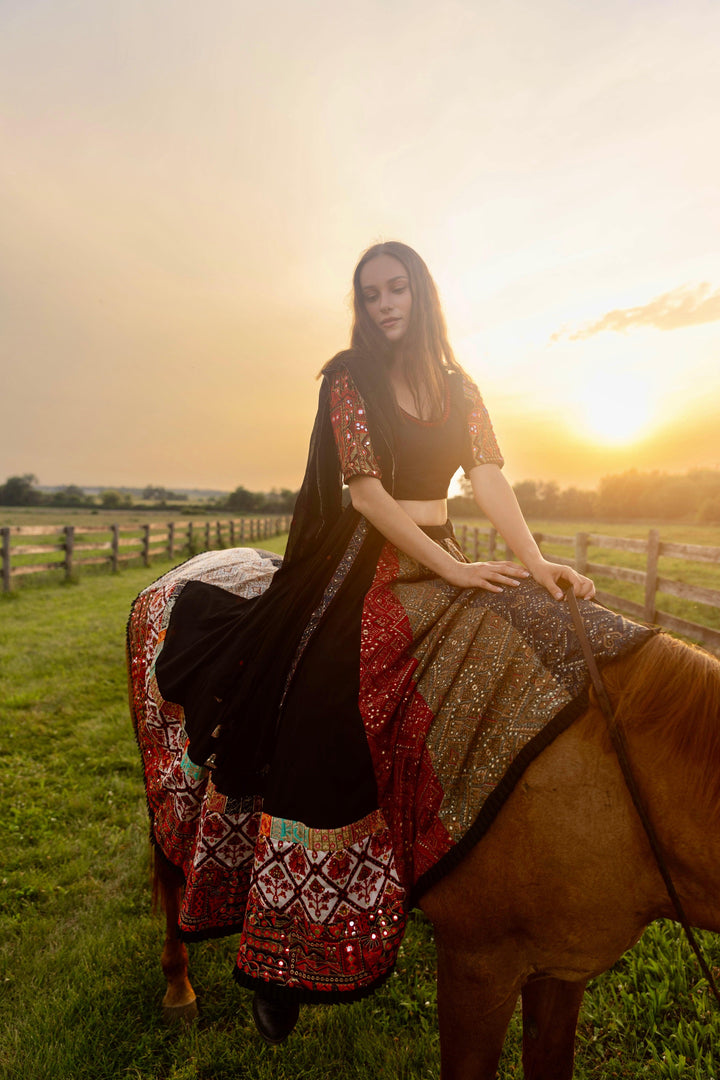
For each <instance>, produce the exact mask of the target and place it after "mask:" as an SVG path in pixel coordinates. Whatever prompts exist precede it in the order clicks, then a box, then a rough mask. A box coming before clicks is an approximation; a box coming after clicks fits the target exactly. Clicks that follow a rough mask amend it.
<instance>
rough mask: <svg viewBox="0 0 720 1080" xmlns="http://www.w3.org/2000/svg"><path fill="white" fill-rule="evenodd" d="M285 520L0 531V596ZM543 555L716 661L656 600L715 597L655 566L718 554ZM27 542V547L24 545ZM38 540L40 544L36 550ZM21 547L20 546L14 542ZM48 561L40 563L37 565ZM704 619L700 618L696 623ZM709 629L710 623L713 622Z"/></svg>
mask: <svg viewBox="0 0 720 1080" xmlns="http://www.w3.org/2000/svg"><path fill="white" fill-rule="evenodd" d="M289 525H290V518H289V517H287V516H274V517H245V518H235V519H231V520H228V521H220V520H216V521H203V522H197V521H187V522H181V523H178V522H175V521H171V522H167V523H158V522H146V523H145V524H143V525H136V526H128V525H120V524H112V525H88V526H75V525H19V526H5V527H4V528H1V529H0V556H1V560H2V588H3V591H5V592H9V591H10V589H11V587H12V582H13V579H15V578H20V577H22V576H24V575H26V574H37V573H40V572H43V571H44V572H47V571H54V572H60V573H62V574H64V576H65V578H70V577H72V576H73V575H75V574H77V572H78V571H79V570H80V569H82V568H83V567H86V566H100V565H106V566H108V567H110V569H112V570H113V571H117V570H118V569H119V568H120V566H121V565H122V564H123V563H126V562H129V561H131V560H142V562H143V563H144V565H145V566H149V565H150V561H151V559H152V558H153V557H155V556H160V555H162V556H164V557H167V558H170V559H172V558H175V557H176V556H177V557H178V558H180V557H181V556H183V555H190V554H193V553H194V552H197V551H207V550H209V549H211V548H213V547H214V548H222V547H236V546H239V545H242V544H243V543H246V542H248V541H250V542H252V541H257V540H263V539H266V538H268V537H271V536H279V535H281V534H282V533H285V532H287V531H288V528H289ZM534 535H535V539H536V540H537V542H538V544H539V545H540V548H541V550H542V549H543V548H546V547H547V546H552V547H560V548H561V549H562V548H567V549H568V554H567V555H564V554H556V553H553V555H552V559H553V560H554V561H555V562H559V563H563V564H564V565H566V566H574V567H575V568H576V569H577V570H579V571H580V572H581V573H585V574H590V575H591V576H593V577H603V578H611V579H613V580H615V581H621V582H626V583H629V584H630V585H633V586H635V587H636V588H637V589H638V590H639V592H640V594H641V595H642V597H643V601H642V602H639V601H637V600H632V599H629V598H628V597H624V596H617V595H616V594H615V593H612V592H606V591H604V590H601V589H599V590H598V592H597V598H598V600H599V601H600V602H601V603H603V604H607V605H608V607H612V608H614V609H615V610H617V611H621V612H623V613H624V614H626V615H631V616H633V617H635V618H640V619H643V620H644V621H645V622H649V623H654V624H655V625H659V626H662V627H664V628H665V629H667V630H670V631H672V632H673V633H676V634H681V635H684V636H685V637H689V638H692V639H693V640H695V641H700V642H701V643H702V644H703V645H705V646H706V648H708V649H710V650H711V651H712V652H714V653H716V654H718V655H720V630H717V629H715V628H713V627H712V626H709V625H704V624H703V623H702V622H694V621H692V620H690V619H684V618H680V617H678V616H677V615H673V614H672V613H671V612H669V611H664V610H663V609H662V607H659V606H658V593H660V594H662V595H663V596H669V597H674V598H675V599H677V600H681V601H690V602H693V603H696V604H700V605H703V606H704V607H705V608H711V609H715V610H716V611H717V610H720V589H714V588H707V587H706V586H704V585H692V584H689V583H688V582H685V581H679V580H677V579H674V578H671V577H668V576H667V575H665V574H660V572H659V560H660V559H661V558H663V557H664V558H671V559H679V560H683V561H687V562H692V563H696V564H705V565H707V564H712V565H714V566H716V567H717V568H718V570H719V571H720V547H704V546H701V545H699V544H677V543H671V542H666V541H662V540H660V535H659V532H658V530H657V529H651V530H650V531H649V533H648V538H647V540H637V539H630V538H627V537H616V536H605V535H603V534H602V533H586V532H579V533H576V534H575V536H563V535H560V534H555V533H535V534H534ZM26 539H27V540H28V541H30V542H29V543H25V542H24V541H25V540H26ZM458 539H459V541H460V544H461V546H462V548H463V550H464V551H465V552H466V553H467V554H468V555H469V556H470V557H471V558H473V559H476V560H477V559H480V558H487V559H495V558H498V557H502V558H512V554H511V552H510V551H509V550H508V548H507V546H506V545H504V544H502V548H503V550H502V553H501V554H499V553H498V547H499V537H498V534H497V532H496V530H495V529H493V528H491V527H487V528H482V527H480V526H471V525H461V526H459V528H458ZM40 540H42V541H43V542H39V541H40ZM18 541H20V542H18ZM590 548H600V549H609V550H611V551H620V552H627V553H629V554H631V555H633V556H644V569H642V570H640V569H636V568H632V567H628V566H614V565H609V564H606V563H601V562H594V561H592V560H591V559H590V558H589V557H588V551H589V549H590ZM41 556H46V558H45V559H40V558H39V557H41ZM719 580H720V579H719ZM700 617H701V618H702V615H701V616H700ZM711 621H712V620H711Z"/></svg>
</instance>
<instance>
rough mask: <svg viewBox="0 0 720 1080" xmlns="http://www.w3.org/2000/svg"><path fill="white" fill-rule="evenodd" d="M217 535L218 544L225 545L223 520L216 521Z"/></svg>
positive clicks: (219, 545)
mask: <svg viewBox="0 0 720 1080" xmlns="http://www.w3.org/2000/svg"><path fill="white" fill-rule="evenodd" d="M215 537H216V539H217V546H218V547H219V548H222V547H224V546H225V545H224V543H223V534H222V521H216V522H215Z"/></svg>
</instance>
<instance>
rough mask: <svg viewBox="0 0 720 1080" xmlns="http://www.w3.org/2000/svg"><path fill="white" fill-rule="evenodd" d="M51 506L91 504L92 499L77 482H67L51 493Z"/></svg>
mask: <svg viewBox="0 0 720 1080" xmlns="http://www.w3.org/2000/svg"><path fill="white" fill-rule="evenodd" d="M50 501H51V502H52V504H53V506H92V504H93V502H94V500H93V499H92V498H91V497H90V496H89V495H86V494H85V492H84V491H83V489H82V488H81V487H78V486H77V484H68V485H66V487H62V488H58V490H57V491H54V492H53V493H52V496H51V499H50Z"/></svg>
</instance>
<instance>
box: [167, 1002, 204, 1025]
mask: <svg viewBox="0 0 720 1080" xmlns="http://www.w3.org/2000/svg"><path fill="white" fill-rule="evenodd" d="M162 1013H163V1020H164V1021H165V1023H166V1024H179V1023H184V1024H191V1023H192V1022H193V1020H197V1016H198V1005H197V999H196V998H193V999H192V1001H188V1002H187V1003H186V1004H185V1005H163V1007H162Z"/></svg>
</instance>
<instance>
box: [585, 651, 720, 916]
mask: <svg viewBox="0 0 720 1080" xmlns="http://www.w3.org/2000/svg"><path fill="white" fill-rule="evenodd" d="M606 682H607V683H608V687H609V689H610V693H611V697H612V698H613V700H614V704H615V706H616V710H617V717H618V720H619V722H620V724H621V726H622V729H623V731H624V732H625V734H626V739H627V743H628V749H629V757H630V762H631V768H632V771H633V773H634V774H635V776H636V778H637V783H638V787H639V790H640V793H641V798H642V800H643V802H644V804H645V807H646V811H647V815H648V818H649V820H650V822H651V824H652V826H653V827H654V829H655V832H656V834H657V837H658V840H659V843H660V847H661V850H662V852H663V854H664V857H665V859H666V862H667V865H668V868H669V870H670V873H671V875H672V878H673V881H674V883H675V885H676V888H677V889H678V892H679V893H680V896H681V899H682V901H683V904H685V905H686V908H687V915H688V918H689V919H690V921H691V922H692V923H693V924H694V925H696V926H701V927H703V928H707V929H713V930H720V829H718V823H719V822H718V819H719V817H720V664H719V663H718V662H717V661H716V660H714V659H713V658H712V657H710V656H708V655H707V654H705V653H702V652H700V651H698V650H694V649H691V648H690V647H689V646H686V645H683V644H682V643H681V642H677V641H674V640H673V639H670V638H667V637H665V636H661V637H658V638H655V639H654V640H653V641H652V642H650V643H649V644H648V645H646V646H645V647H644V648H643V649H642V650H640V651H639V652H638V653H637V654H635V656H634V657H631V658H630V659H629V660H626V661H623V662H621V663H620V664H619V665H617V666H616V665H612V668H611V669H608V672H607V675H606ZM606 741H607V740H606ZM636 816H637V815H636ZM637 821H638V827H639V828H641V825H640V820H639V818H638V819H637ZM645 843H647V841H645ZM657 880H658V902H659V904H660V905H661V908H662V910H660V911H659V914H663V915H670V916H671V917H673V916H674V911H673V909H672V905H671V904H670V901H669V897H668V896H667V891H666V888H665V886H664V884H663V882H662V879H661V878H660V876H659V874H658V878H657Z"/></svg>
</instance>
